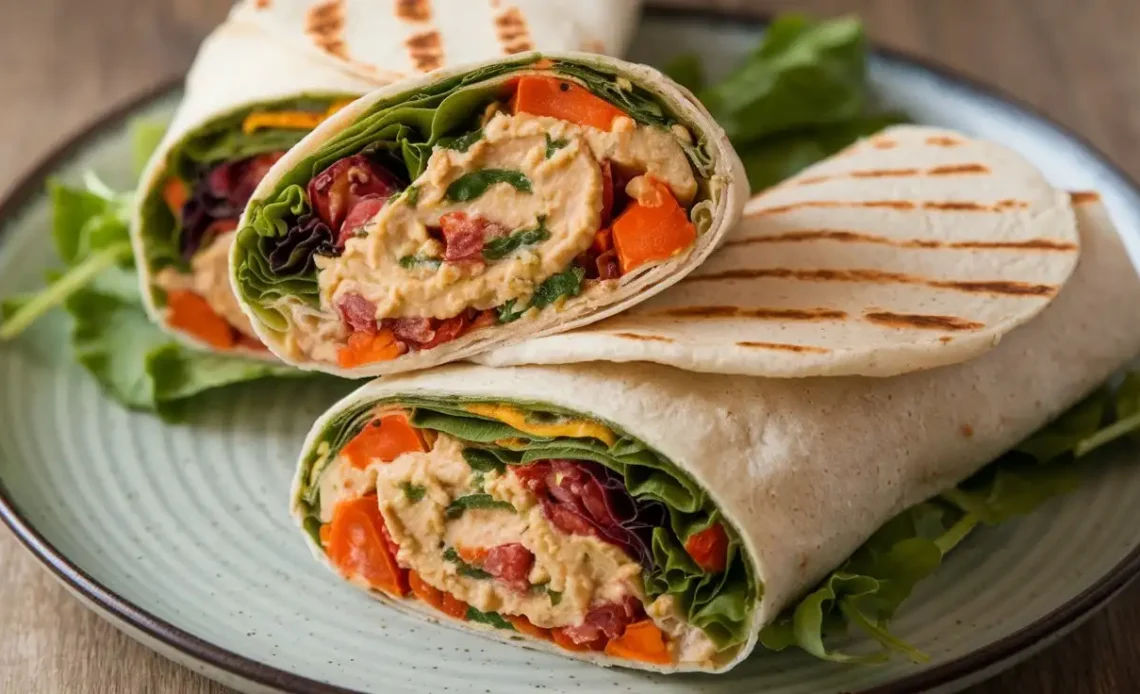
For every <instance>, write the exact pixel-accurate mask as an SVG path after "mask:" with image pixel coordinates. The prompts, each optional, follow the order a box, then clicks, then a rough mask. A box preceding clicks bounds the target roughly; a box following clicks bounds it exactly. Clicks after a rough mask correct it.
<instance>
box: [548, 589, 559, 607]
mask: <svg viewBox="0 0 1140 694" xmlns="http://www.w3.org/2000/svg"><path fill="white" fill-rule="evenodd" d="M546 594H547V595H548V596H550V604H551V606H553V607H558V603H560V602H562V593H561V591H557V590H550V589H549V588H548V589H547V590H546Z"/></svg>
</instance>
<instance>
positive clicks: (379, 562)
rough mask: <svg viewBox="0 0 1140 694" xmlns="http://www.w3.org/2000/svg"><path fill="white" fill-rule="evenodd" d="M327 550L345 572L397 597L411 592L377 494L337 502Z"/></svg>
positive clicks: (338, 568)
mask: <svg viewBox="0 0 1140 694" xmlns="http://www.w3.org/2000/svg"><path fill="white" fill-rule="evenodd" d="M325 551H326V552H327V553H328V557H329V561H331V562H332V564H333V566H335V567H336V568H337V570H338V571H339V572H340V573H341V575H343V576H345V577H348V578H355V577H360V578H363V579H364V580H365V581H366V582H367V583H368V585H369V586H371V587H373V588H375V589H377V590H382V591H384V592H385V593H388V594H389V595H393V596H395V597H400V598H402V597H404V596H405V595H407V594H408V590H409V588H408V576H407V572H405V571H403V570H402V569H401V568H400V566H399V565H398V564H397V563H396V557H395V556H394V555H393V554H392V552H391V550H390V549H389V547H388V543H387V542H385V540H384V517H383V516H381V515H380V507H379V506H377V502H376V495H375V494H370V495H368V496H363V497H360V498H359V499H352V500H349V501H342V502H340V503H339V504H337V506H336V508H335V509H333V519H332V529H331V530H330V531H329V542H328V546H327V547H326V549H325Z"/></svg>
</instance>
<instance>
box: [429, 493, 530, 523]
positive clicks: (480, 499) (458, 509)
mask: <svg viewBox="0 0 1140 694" xmlns="http://www.w3.org/2000/svg"><path fill="white" fill-rule="evenodd" d="M467 509H504V510H507V511H512V512H513V511H514V510H515V507H514V506H511V505H510V504H509V503H507V502H506V501H499V500H498V499H496V498H495V497H493V496H491V495H490V494H468V495H467V496H461V497H459V498H457V499H455V500H454V501H452V502H451V503H450V504H448V505H447V510H446V511H445V512H444V515H446V516H447V517H448V518H450V519H452V520H454V519H456V518H459V517H460V516H462V515H463V512H464V511H466V510H467Z"/></svg>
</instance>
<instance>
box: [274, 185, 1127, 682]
mask: <svg viewBox="0 0 1140 694" xmlns="http://www.w3.org/2000/svg"><path fill="white" fill-rule="evenodd" d="M1080 220H1081V227H1082V243H1083V254H1082V258H1081V261H1080V264H1079V267H1078V269H1077V270H1076V272H1075V274H1074V276H1073V278H1072V279H1071V280H1070V281H1069V283H1068V284H1067V285H1066V287H1065V289H1064V291H1062V292H1061V293H1060V295H1059V296H1058V298H1057V299H1056V300H1055V301H1054V302H1053V303H1052V304H1051V305H1050V306H1049V307H1048V308H1046V309H1045V310H1044V312H1043V313H1042V314H1041V315H1040V316H1039V317H1038V318H1037V319H1035V320H1034V321H1032V322H1030V323H1028V324H1027V325H1025V326H1023V327H1021V328H1019V329H1017V330H1015V331H1014V332H1013V333H1011V334H1010V335H1009V336H1008V337H1007V338H1006V339H1005V340H1004V341H1003V342H1002V344H1001V345H999V346H997V347H996V348H995V349H993V350H992V351H990V352H988V353H986V354H985V355H983V356H981V357H979V358H977V359H974V360H972V361H969V362H966V363H963V364H958V365H953V366H949V367H944V368H940V369H932V370H928V371H922V372H916V373H910V374H905V375H902V376H898V377H894V378H881V379H868V378H859V377H844V378H819V379H808V380H787V379H758V378H757V379H752V378H739V377H729V376H710V375H704V374H696V373H692V372H685V371H679V370H674V369H671V368H668V367H664V366H659V365H653V364H625V365H619V364H606V363H597V364H588V365H564V366H557V367H552V366H525V367H514V368H506V369H493V368H487V367H481V366H459V365H454V366H448V367H444V368H441V369H438V370H434V371H432V372H428V373H424V374H416V375H405V376H398V377H393V378H384V379H380V380H377V381H374V382H372V383H370V384H368V385H366V386H364V387H362V388H361V389H359V390H358V391H356V392H355V393H354V394H352V395H350V396H348V397H347V398H345V399H344V400H342V401H341V402H340V403H338V404H337V405H335V406H334V407H333V408H332V409H331V410H330V411H329V412H328V413H326V414H325V415H324V416H323V417H321V418H320V419H319V420H318V421H317V422H316V424H315V425H314V427H313V429H312V431H311V432H310V433H309V435H308V437H307V439H306V441H305V444H304V448H303V451H302V454H301V458H300V462H299V468H298V474H297V477H296V479H295V482H294V487H293V492H292V511H293V514H294V516H295V518H296V520H297V521H298V523H299V524H300V526H301V527H302V528H303V529H304V531H305V535H306V539H307V541H308V542H309V544H310V546H311V548H312V549H313V551H314V553H315V555H316V556H317V557H318V558H319V559H320V560H322V561H325V562H327V563H328V565H329V566H330V567H331V568H333V569H334V570H335V571H337V572H338V573H340V574H341V575H342V576H343V577H345V578H346V579H348V580H349V581H351V582H352V583H354V584H356V585H358V586H360V587H364V588H370V589H373V591H374V592H372V595H374V596H375V597H376V598H378V599H380V600H382V601H384V602H385V603H388V604H390V605H392V606H394V607H396V608H398V609H400V610H402V611H405V612H407V613H410V614H414V615H419V616H422V617H426V618H428V619H432V620H438V621H442V622H444V623H447V624H451V625H454V626H459V627H462V628H469V629H473V630H478V631H479V632H481V633H484V634H487V635H489V636H491V637H494V638H498V639H500V640H507V639H515V638H517V637H519V636H521V637H522V638H523V643H524V644H525V645H527V646H530V647H533V648H537V649H543V650H549V651H553V652H557V653H561V654H563V655H567V656H570V657H574V658H579V659H582V660H587V661H591V662H595V663H599V664H602V665H623V666H629V667H635V668H643V669H651V670H658V671H662V672H674V671H688V670H701V671H710V672H721V671H724V670H727V669H729V668H731V667H733V666H734V665H736V664H737V663H739V662H740V661H741V660H742V659H743V658H745V657H746V656H747V655H748V654H749V653H750V652H751V651H752V649H753V648H754V647H755V645H756V643H757V639H758V635H759V633H760V630H761V628H762V627H764V626H765V625H768V624H770V623H772V622H773V620H774V619H775V618H776V617H777V616H778V615H779V614H780V613H781V611H782V610H784V609H785V608H786V607H788V606H789V605H790V604H792V603H793V602H794V601H795V600H796V599H797V597H798V596H800V595H802V594H803V593H804V592H805V591H806V590H807V589H809V588H811V587H812V586H813V585H814V584H815V583H816V582H817V581H819V580H820V579H821V578H822V577H824V576H825V575H826V574H828V573H829V572H830V571H831V570H832V569H834V568H835V567H836V566H838V565H839V564H840V563H841V562H843V560H844V559H845V558H846V557H848V556H849V555H851V554H852V552H854V551H855V550H856V549H857V548H858V547H859V546H860V545H861V544H862V543H863V542H865V541H866V540H867V539H868V538H869V537H870V536H871V535H872V533H874V532H875V531H876V530H877V529H879V528H880V527H881V526H883V525H884V524H885V523H886V522H887V521H888V520H889V519H891V518H893V517H895V516H896V515H897V514H899V513H900V512H902V511H903V510H905V509H908V508H910V507H912V506H914V505H915V504H917V503H919V502H922V501H923V500H925V499H928V498H930V497H932V496H934V495H937V494H939V493H941V492H943V491H945V490H947V489H949V488H951V487H953V486H955V485H956V484H958V483H959V482H960V481H962V480H963V479H965V478H967V477H968V476H970V475H971V474H972V473H974V472H975V471H977V470H978V469H979V468H981V467H982V466H983V465H984V464H986V463H987V462H989V461H990V460H993V459H994V458H995V457H997V456H998V455H1000V454H1001V453H1003V452H1004V451H1006V450H1008V449H1010V448H1012V447H1013V446H1014V445H1016V444H1017V443H1018V442H1020V441H1022V440H1023V439H1024V438H1025V437H1027V436H1028V435H1029V434H1030V433H1031V432H1034V431H1035V430H1037V429H1038V428H1039V427H1041V426H1043V425H1044V424H1046V423H1047V422H1049V421H1050V420H1052V419H1053V418H1054V417H1056V416H1057V415H1058V414H1059V413H1061V412H1062V411H1064V410H1065V409H1066V408H1067V407H1068V406H1070V405H1072V404H1073V403H1075V402H1077V401H1078V400H1079V399H1080V398H1081V397H1082V396H1083V395H1085V394H1086V393H1088V392H1090V391H1091V390H1093V389H1094V388H1096V387H1097V386H1098V385H1099V384H1101V383H1102V382H1103V381H1104V380H1105V379H1106V378H1107V377H1108V376H1109V375H1110V374H1111V373H1112V372H1113V371H1114V370H1116V369H1117V368H1119V367H1120V366H1122V365H1123V364H1124V363H1125V362H1126V361H1127V360H1128V359H1129V358H1130V357H1132V356H1134V355H1135V354H1137V352H1138V351H1140V324H1137V323H1136V322H1135V321H1122V320H1120V319H1119V316H1121V315H1126V314H1127V311H1128V309H1129V308H1130V307H1131V306H1132V305H1134V302H1135V297H1136V295H1137V292H1140V280H1138V279H1137V276H1136V273H1135V270H1134V269H1133V267H1132V265H1131V264H1130V262H1129V260H1128V257H1127V254H1126V253H1125V252H1124V250H1123V246H1122V244H1121V243H1120V239H1119V238H1118V237H1117V236H1116V234H1115V232H1114V230H1113V229H1112V225H1111V222H1110V220H1109V218H1108V216H1107V214H1106V212H1105V211H1104V209H1103V208H1102V207H1101V206H1100V205H1099V204H1098V203H1085V204H1082V205H1081V206H1080ZM870 432H874V435H869V433H870Z"/></svg>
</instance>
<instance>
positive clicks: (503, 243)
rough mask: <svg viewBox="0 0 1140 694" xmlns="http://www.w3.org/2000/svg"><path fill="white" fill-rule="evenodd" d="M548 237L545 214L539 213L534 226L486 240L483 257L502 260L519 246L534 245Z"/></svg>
mask: <svg viewBox="0 0 1140 694" xmlns="http://www.w3.org/2000/svg"><path fill="white" fill-rule="evenodd" d="M549 238H550V230H549V229H547V228H546V215H540V216H539V218H538V224H536V225H535V226H533V227H531V228H529V229H523V230H521V231H516V232H515V233H513V234H509V235H507V236H500V237H499V238H497V239H491V240H490V241H488V242H487V243H486V244H485V245H484V246H483V258H484V259H485V260H502V259H503V258H506V257H507V256H509V255H510V254H512V253H514V252H515V251H517V250H518V249H520V248H525V247H527V246H534V245H536V244H539V243H542V242H543V241H546V240H547V239H549Z"/></svg>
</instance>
